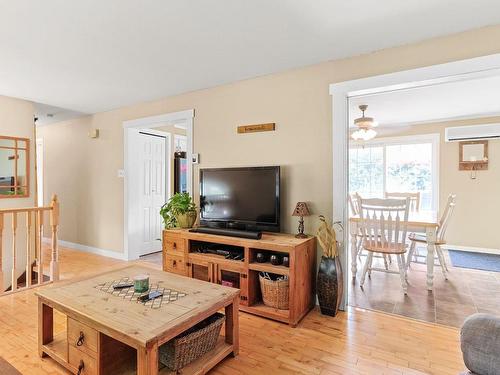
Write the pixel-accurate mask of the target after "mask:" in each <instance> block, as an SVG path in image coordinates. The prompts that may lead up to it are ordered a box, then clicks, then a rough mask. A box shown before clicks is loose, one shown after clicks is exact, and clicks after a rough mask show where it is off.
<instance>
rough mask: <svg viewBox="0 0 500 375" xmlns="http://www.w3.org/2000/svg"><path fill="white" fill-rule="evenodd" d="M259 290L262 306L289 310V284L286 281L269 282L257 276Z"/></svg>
mask: <svg viewBox="0 0 500 375" xmlns="http://www.w3.org/2000/svg"><path fill="white" fill-rule="evenodd" d="M259 280H260V290H261V292H262V300H263V301H264V305H266V306H269V307H274V308H275V309H280V310H288V309H289V304H288V300H289V294H290V282H289V281H288V279H287V280H276V281H273V280H269V279H267V278H265V277H263V276H262V275H260V274H259Z"/></svg>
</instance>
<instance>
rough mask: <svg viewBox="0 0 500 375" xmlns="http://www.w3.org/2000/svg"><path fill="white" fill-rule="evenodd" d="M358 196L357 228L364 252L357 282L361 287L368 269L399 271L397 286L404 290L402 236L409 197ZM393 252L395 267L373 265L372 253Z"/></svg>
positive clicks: (404, 234) (403, 235) (368, 271)
mask: <svg viewBox="0 0 500 375" xmlns="http://www.w3.org/2000/svg"><path fill="white" fill-rule="evenodd" d="M358 199H359V216H360V229H361V232H362V235H363V245H362V247H363V249H364V250H366V251H367V252H368V256H367V259H366V261H365V265H364V268H363V275H362V277H361V281H360V285H361V287H363V285H364V282H365V279H366V275H367V274H368V275H369V276H371V272H372V271H381V272H387V273H395V274H399V277H400V279H401V286H402V288H403V291H404V293H405V294H406V293H407V289H408V284H407V282H406V266H405V258H404V255H405V253H406V237H407V234H408V231H407V230H408V215H409V209H410V198H406V199H380V198H374V199H362V198H361V197H359V198H358ZM377 253H378V254H381V255H395V256H396V259H397V263H398V271H393V270H388V269H383V268H376V267H373V264H372V263H373V257H374V254H377Z"/></svg>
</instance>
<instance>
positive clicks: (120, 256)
mask: <svg viewBox="0 0 500 375" xmlns="http://www.w3.org/2000/svg"><path fill="white" fill-rule="evenodd" d="M50 241H51V239H50V238H47V237H44V238H43V242H44V243H50ZM57 244H58V245H59V246H62V247H66V248H68V249H72V250H79V251H84V252H86V253H91V254H96V255H100V256H103V257H107V258H113V259H119V260H127V258H126V257H125V254H124V253H120V252H118V251H113V250H106V249H100V248H98V247H93V246H87V245H82V244H79V243H75V242H69V241H64V240H58V241H57Z"/></svg>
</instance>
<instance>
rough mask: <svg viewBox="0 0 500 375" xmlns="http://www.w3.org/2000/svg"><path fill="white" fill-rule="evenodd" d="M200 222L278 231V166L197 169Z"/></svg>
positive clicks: (227, 227)
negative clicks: (198, 170) (198, 173)
mask: <svg viewBox="0 0 500 375" xmlns="http://www.w3.org/2000/svg"><path fill="white" fill-rule="evenodd" d="M200 208H201V210H200V224H201V226H206V227H212V228H224V229H238V230H247V231H267V232H279V231H280V167H279V166H273V167H246V168H210V169H201V170H200Z"/></svg>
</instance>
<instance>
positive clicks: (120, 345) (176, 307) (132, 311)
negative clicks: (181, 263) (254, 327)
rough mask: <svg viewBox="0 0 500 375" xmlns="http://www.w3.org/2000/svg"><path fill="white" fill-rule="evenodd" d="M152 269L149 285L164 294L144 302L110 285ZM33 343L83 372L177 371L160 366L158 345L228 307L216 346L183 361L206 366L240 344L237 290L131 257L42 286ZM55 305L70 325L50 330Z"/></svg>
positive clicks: (197, 369) (198, 368)
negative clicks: (133, 262)
mask: <svg viewBox="0 0 500 375" xmlns="http://www.w3.org/2000/svg"><path fill="white" fill-rule="evenodd" d="M138 274H149V275H150V284H151V287H152V289H155V290H156V289H158V290H162V291H163V293H164V298H163V299H162V300H161V301H156V302H155V303H154V304H151V303H149V304H143V303H141V302H139V301H138V300H137V298H135V297H134V296H133V291H130V292H125V291H117V292H116V293H115V292H113V288H109V286H110V285H113V283H117V282H120V280H124V279H127V278H132V277H134V276H135V275H138ZM36 295H37V296H38V312H39V316H38V348H39V354H40V355H41V356H45V355H48V356H50V357H51V358H52V359H54V360H55V361H57V362H58V363H59V364H61V365H62V366H64V367H66V368H67V369H68V370H70V371H71V372H73V373H75V374H77V373H78V371H80V374H81V375H113V374H126V375H132V374H138V375H153V374H154V375H156V374H171V373H175V372H172V371H170V370H169V369H168V368H162V366H161V365H160V366H159V361H158V356H159V347H160V346H161V345H163V344H165V343H167V342H168V341H170V340H171V339H173V338H175V337H177V336H178V335H180V334H181V333H183V332H185V331H187V330H189V328H191V327H193V326H195V325H196V324H197V323H199V322H201V321H203V320H205V319H206V318H208V317H210V316H212V315H214V314H215V313H217V312H218V311H219V310H221V309H225V332H224V335H221V336H220V337H219V339H218V340H217V344H216V345H215V348H214V349H212V350H211V351H209V352H207V353H206V354H204V355H203V356H202V357H200V358H198V359H197V360H195V361H193V362H191V363H190V364H188V365H186V366H185V367H183V368H182V369H181V373H182V374H186V375H187V374H205V373H206V372H208V371H209V370H210V369H211V368H212V367H214V366H215V365H216V364H218V363H219V362H220V361H222V360H223V359H224V358H226V357H227V356H228V355H229V354H232V355H237V354H238V349H239V323H238V303H239V290H238V289H234V288H229V287H225V286H221V285H217V284H210V283H206V282H203V281H199V280H196V279H191V278H187V277H183V276H178V275H175V274H172V273H167V272H162V271H159V270H156V269H153V268H150V267H147V266H142V265H140V266H139V265H132V266H127V267H124V268H120V269H115V270H113V271H109V272H106V273H103V274H100V275H97V276H93V277H90V278H87V279H82V280H78V281H72V282H67V283H64V284H60V285H58V284H54V285H53V286H52V287H46V288H43V289H40V290H39V291H38V292H37V293H36ZM54 310H57V311H58V312H60V313H62V314H64V315H65V316H66V321H67V325H66V326H67V329H66V330H65V331H63V332H61V333H59V334H57V335H56V334H54Z"/></svg>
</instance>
